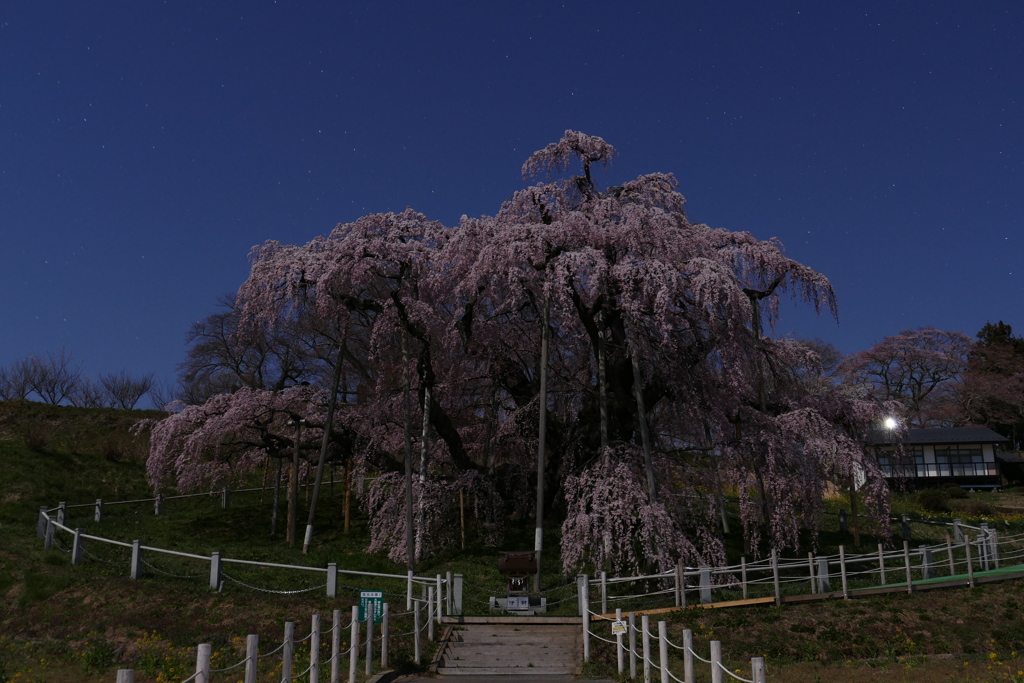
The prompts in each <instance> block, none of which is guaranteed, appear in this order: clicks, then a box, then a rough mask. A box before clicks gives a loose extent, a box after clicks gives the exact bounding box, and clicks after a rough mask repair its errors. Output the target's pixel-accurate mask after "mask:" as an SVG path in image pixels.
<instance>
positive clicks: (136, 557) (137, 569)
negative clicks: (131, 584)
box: [130, 539, 142, 581]
mask: <svg viewBox="0 0 1024 683" xmlns="http://www.w3.org/2000/svg"><path fill="white" fill-rule="evenodd" d="M130 576H131V577H132V579H134V580H136V581H138V580H139V579H141V578H142V543H141V542H140V541H139V539H135V540H134V541H132V565H131V574H130Z"/></svg>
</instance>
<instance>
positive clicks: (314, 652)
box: [225, 489, 320, 683]
mask: <svg viewBox="0 0 1024 683" xmlns="http://www.w3.org/2000/svg"><path fill="white" fill-rule="evenodd" d="M225 490H226V489H225ZM309 626H310V629H309V683H320V615H319V614H314V615H313V618H312V619H311V620H310V625H309Z"/></svg>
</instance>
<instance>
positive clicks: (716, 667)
mask: <svg viewBox="0 0 1024 683" xmlns="http://www.w3.org/2000/svg"><path fill="white" fill-rule="evenodd" d="M711 683H722V641H720V640H712V641H711Z"/></svg>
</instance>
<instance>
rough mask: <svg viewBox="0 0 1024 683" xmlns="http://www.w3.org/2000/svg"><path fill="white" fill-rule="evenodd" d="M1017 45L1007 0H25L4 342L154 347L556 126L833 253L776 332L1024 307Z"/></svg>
mask: <svg viewBox="0 0 1024 683" xmlns="http://www.w3.org/2000/svg"><path fill="white" fill-rule="evenodd" d="M1022 46H1024V6H1022V5H1021V4H1020V3H1019V2H985V3H964V2H941V3H928V2H893V1H891V0H890V1H888V2H845V3H822V2H763V1H757V2H753V1H751V2H705V3H687V2H679V1H678V0H676V1H673V2H648V3H638V7H631V6H630V5H629V4H628V3H623V2H601V1H595V0H591V1H589V2H567V3H564V4H561V3H557V2H550V1H548V2H509V3H492V2H479V1H477V2H433V3H425V2H412V1H408V2H396V1H389V0H382V1H378V2H366V3H357V2H347V3H340V2H337V3H335V2H332V3H323V4H317V3H311V2H293V1H285V0H279V1H277V2H274V1H272V0H247V1H246V2H217V3H208V2H207V3H198V2H183V1H175V2H152V1H147V0H133V1H132V2H103V3H81V2H30V1H28V0H11V1H10V2H7V3H4V4H3V5H2V6H0V286H2V292H3V294H2V296H0V365H6V364H9V363H11V362H13V361H15V360H17V359H18V358H20V357H23V356H26V355H28V354H32V353H35V354H40V353H45V352H47V351H57V350H59V349H60V347H61V346H65V347H67V348H68V350H70V351H71V352H73V353H74V355H75V358H76V360H78V361H79V362H81V364H82V366H83V369H84V370H85V371H86V372H87V373H90V374H93V375H96V374H99V373H102V372H111V371H117V370H121V369H127V370H129V371H131V372H133V373H142V372H149V371H153V372H155V373H157V374H158V375H159V376H161V377H164V378H167V379H170V378H172V377H173V374H174V367H175V365H176V364H177V363H178V362H180V361H181V360H182V358H183V356H184V352H185V347H184V339H183V338H184V334H185V331H186V330H187V328H188V326H189V324H190V323H191V322H193V321H195V320H198V319H200V318H202V317H204V316H206V315H207V314H209V313H210V312H212V311H213V310H214V309H215V300H216V298H217V297H218V296H219V295H221V294H225V293H228V292H233V291H234V290H236V289H237V287H238V285H239V284H240V283H241V282H242V281H243V280H244V278H245V277H246V274H247V272H248V265H247V264H248V262H247V254H248V251H249V248H250V247H251V246H252V245H254V244H257V243H260V242H262V241H264V240H266V239H276V240H280V241H282V242H286V243H291V242H297V243H304V242H306V241H307V240H309V239H310V238H312V237H314V236H315V235H318V234H324V233H326V232H328V231H330V230H331V228H332V227H333V226H334V225H335V224H336V223H338V222H342V221H349V220H353V219H355V218H357V217H358V216H360V215H363V214H365V213H370V212H376V211H389V210H401V209H404V208H405V207H406V206H407V205H409V206H412V207H413V208H415V209H417V210H419V211H422V212H424V213H425V214H427V215H428V216H429V217H431V218H434V219H437V220H440V221H442V222H445V223H447V224H454V223H456V222H457V220H458V218H459V216H461V215H462V214H468V215H479V214H484V213H486V214H493V213H494V212H495V211H496V210H497V209H498V207H499V206H500V204H501V202H502V201H503V200H504V199H505V198H506V197H508V196H509V195H510V194H511V193H512V192H514V191H515V190H516V189H518V188H520V187H522V186H523V181H522V180H521V178H520V177H519V169H520V166H521V164H522V162H523V161H524V160H525V158H526V157H527V156H528V155H529V154H530V153H531V152H532V151H534V150H536V149H538V148H540V147H543V146H544V145H545V144H547V143H549V142H553V141H555V140H557V139H558V138H559V137H560V136H561V134H562V132H563V131H564V130H565V129H566V128H572V129H576V130H582V131H584V132H586V133H589V134H591V135H600V136H602V137H604V138H605V139H606V140H607V141H608V142H610V143H611V144H613V145H615V146H616V147H617V148H618V150H619V160H618V162H617V163H616V164H615V166H613V168H612V170H611V171H610V172H609V173H608V174H607V175H606V176H605V177H604V178H601V180H603V181H606V182H609V183H617V182H621V181H622V180H625V179H628V178H632V177H635V176H636V175H639V174H641V173H648V172H654V171H665V172H672V173H674V174H675V175H676V176H677V178H678V179H679V182H680V190H681V191H682V193H683V194H684V195H685V196H686V197H687V198H688V200H689V211H690V216H691V218H692V219H694V220H697V221H701V222H705V223H708V224H710V225H712V226H715V227H725V228H729V229H733V230H749V231H751V232H752V233H754V234H755V235H756V236H757V237H759V238H769V237H778V238H779V239H781V240H782V241H783V243H784V244H785V245H786V247H787V249H788V253H789V254H790V255H791V256H792V257H794V258H796V259H797V260H799V261H801V262H803V263H805V264H807V265H809V266H811V267H813V268H815V269H817V270H819V271H821V272H823V273H824V274H825V275H827V276H828V277H829V278H831V280H832V283H833V285H834V286H835V288H836V290H837V292H838V296H839V304H840V317H841V319H840V323H839V324H838V325H836V324H835V323H834V322H833V321H832V320H831V319H829V318H825V319H821V320H815V319H813V316H811V315H809V314H807V313H806V312H802V311H801V310H799V309H797V308H796V307H794V306H791V305H789V304H787V305H786V306H785V307H784V310H783V315H784V317H783V322H782V325H781V326H780V328H779V329H778V330H777V332H778V333H793V334H796V335H799V336H806V337H815V336H820V337H822V338H824V339H827V340H829V341H831V342H833V343H834V344H836V345H837V346H838V347H839V348H840V349H841V350H843V351H844V352H852V351H857V350H860V349H863V348H866V347H868V346H870V345H871V344H872V343H874V342H875V341H878V340H880V339H881V338H882V337H883V336H885V335H888V334H894V333H896V332H899V331H900V330H902V329H905V328H910V327H919V326H934V327H939V328H945V329H956V330H963V331H965V332H967V333H968V334H971V335H973V334H974V333H975V332H976V331H977V330H978V329H979V328H980V327H981V325H983V324H984V323H985V322H986V321H987V320H993V321H994V320H997V319H1003V320H1005V321H1006V322H1008V323H1010V324H1012V325H1014V326H1015V328H1016V329H1017V331H1018V332H1022V333H1024V316H1022V315H1021V294H1022V290H1024V287H1022V284H1021V283H1022V280H1024V264H1021V263H1019V261H1020V255H1021V253H1022V247H1024V235H1022V230H1021V228H1022V216H1024V191H1022V190H1024V129H1022V127H1024V115H1022V97H1024V96H1022V94H1021V93H1022V84H1024V48H1022Z"/></svg>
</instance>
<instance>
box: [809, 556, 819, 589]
mask: <svg viewBox="0 0 1024 683" xmlns="http://www.w3.org/2000/svg"><path fill="white" fill-rule="evenodd" d="M807 576H808V578H809V579H810V581H811V592H812V593H817V592H818V583H817V581H815V580H814V553H807Z"/></svg>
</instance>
